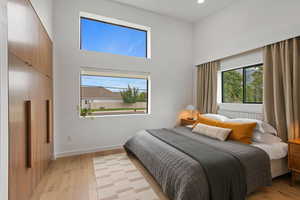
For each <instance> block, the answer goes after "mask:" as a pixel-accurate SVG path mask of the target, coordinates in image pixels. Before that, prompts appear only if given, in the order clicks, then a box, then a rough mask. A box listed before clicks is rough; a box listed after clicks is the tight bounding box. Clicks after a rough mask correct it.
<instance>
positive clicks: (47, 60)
mask: <svg viewBox="0 0 300 200" xmlns="http://www.w3.org/2000/svg"><path fill="white" fill-rule="evenodd" d="M39 58H40V59H39V65H38V66H39V68H40V70H41V72H42V73H44V74H45V75H47V76H49V77H52V41H51V40H50V38H49V36H48V34H47V31H46V30H45V28H44V27H43V26H40V29H39Z"/></svg>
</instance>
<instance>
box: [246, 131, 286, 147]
mask: <svg viewBox="0 0 300 200" xmlns="http://www.w3.org/2000/svg"><path fill="white" fill-rule="evenodd" d="M252 141H253V142H258V143H264V144H274V143H279V142H282V140H281V139H280V138H279V137H277V136H275V135H272V134H268V133H261V132H260V131H254V132H253V137H252Z"/></svg>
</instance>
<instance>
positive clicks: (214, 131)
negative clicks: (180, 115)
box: [192, 123, 231, 141]
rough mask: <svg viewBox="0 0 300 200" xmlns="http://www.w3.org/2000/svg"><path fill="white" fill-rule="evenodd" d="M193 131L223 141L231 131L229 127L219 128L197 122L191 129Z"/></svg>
mask: <svg viewBox="0 0 300 200" xmlns="http://www.w3.org/2000/svg"><path fill="white" fill-rule="evenodd" d="M192 131H193V132H194V133H199V134H202V135H205V136H208V137H211V138H215V139H218V140H221V141H225V140H226V139H227V137H228V135H229V134H230V132H231V129H228V128H220V127H216V126H209V125H206V124H201V123H199V124H197V125H196V126H195V128H194V129H193V130H192Z"/></svg>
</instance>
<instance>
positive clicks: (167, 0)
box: [112, 0, 239, 22]
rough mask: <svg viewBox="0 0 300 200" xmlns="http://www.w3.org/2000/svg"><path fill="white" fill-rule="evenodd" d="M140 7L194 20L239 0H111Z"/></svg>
mask: <svg viewBox="0 0 300 200" xmlns="http://www.w3.org/2000/svg"><path fill="white" fill-rule="evenodd" d="M112 1H116V2H120V3H124V4H128V5H131V6H134V7H137V8H142V9H145V10H149V11H152V12H156V13H159V14H162V15H167V16H171V17H175V18H178V19H183V20H187V21H190V22H196V21H197V20H200V19H202V18H204V17H206V16H208V15H210V14H213V13H216V12H218V11H220V10H222V9H224V8H225V7H227V6H229V5H230V4H232V3H235V2H237V1H239V0H205V3H203V4H198V3H197V0H112Z"/></svg>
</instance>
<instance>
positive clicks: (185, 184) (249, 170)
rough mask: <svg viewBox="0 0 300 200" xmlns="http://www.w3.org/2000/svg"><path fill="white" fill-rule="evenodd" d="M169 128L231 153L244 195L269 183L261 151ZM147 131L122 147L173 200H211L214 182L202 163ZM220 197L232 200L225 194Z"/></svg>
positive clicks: (264, 159)
mask: <svg viewBox="0 0 300 200" xmlns="http://www.w3.org/2000/svg"><path fill="white" fill-rule="evenodd" d="M164 131H166V129H164ZM169 131H170V132H174V133H176V134H179V135H182V136H185V137H188V138H190V139H192V140H193V141H195V142H198V143H199V144H205V145H209V146H210V147H212V148H215V149H217V150H219V151H222V152H226V153H229V154H231V155H232V156H234V157H235V158H236V159H237V160H238V161H239V162H240V164H241V166H242V167H243V170H244V173H243V175H244V176H245V177H244V179H245V180H246V183H245V184H246V187H247V194H249V193H251V192H253V191H255V190H256V189H258V188H259V187H262V186H268V185H270V184H271V172H270V160H269V157H268V155H267V154H266V153H265V152H264V151H262V150H260V149H258V148H256V147H253V146H250V145H245V144H241V143H238V142H234V141H226V142H221V141H218V140H214V139H211V138H208V137H206V136H201V135H199V134H194V133H192V131H191V129H189V128H185V127H179V128H174V129H171V130H169ZM149 132H151V131H149ZM149 132H147V131H141V132H139V133H138V134H137V135H135V136H134V137H133V138H131V139H130V140H128V141H127V143H126V144H125V146H124V147H125V149H126V150H127V151H129V152H131V153H133V154H134V155H135V156H136V157H137V158H138V159H139V160H140V161H141V162H142V164H143V165H144V166H145V167H146V168H147V169H148V171H149V172H150V173H151V174H152V176H153V177H154V178H155V179H156V181H157V182H158V183H159V184H160V186H161V187H162V190H163V191H164V192H165V193H166V194H167V195H168V196H169V198H170V199H172V200H212V197H213V196H212V195H211V192H212V191H213V190H212V189H211V187H213V185H210V184H209V182H208V179H207V174H206V173H212V172H207V170H205V167H203V166H202V165H201V162H199V161H197V159H195V158H193V157H191V156H190V155H188V154H187V153H186V152H185V151H182V149H180V148H176V147H174V146H172V145H170V144H168V143H166V141H163V140H161V139H159V138H158V137H155V136H153V135H152V134H150V133H149ZM220 181H221V180H220ZM223 199H224V200H225V199H226V200H231V199H228V197H224V198H223ZM223 199H220V200H223ZM241 200H242V199H241Z"/></svg>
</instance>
